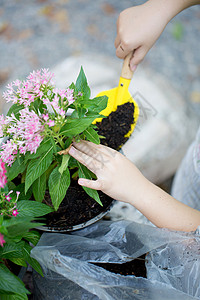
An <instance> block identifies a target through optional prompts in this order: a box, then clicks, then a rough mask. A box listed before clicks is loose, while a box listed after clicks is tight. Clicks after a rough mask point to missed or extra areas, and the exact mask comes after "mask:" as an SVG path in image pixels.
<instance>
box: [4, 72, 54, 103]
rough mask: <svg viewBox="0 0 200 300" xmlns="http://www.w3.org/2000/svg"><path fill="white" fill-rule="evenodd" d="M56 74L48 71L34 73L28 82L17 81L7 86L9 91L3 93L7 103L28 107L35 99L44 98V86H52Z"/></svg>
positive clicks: (28, 78)
mask: <svg viewBox="0 0 200 300" xmlns="http://www.w3.org/2000/svg"><path fill="white" fill-rule="evenodd" d="M53 76H54V74H52V73H50V72H49V70H48V69H41V70H39V71H36V72H35V71H33V72H32V73H30V75H29V76H28V77H27V80H26V81H20V80H16V81H13V82H12V83H11V84H8V85H7V91H6V92H4V93H3V97H4V99H5V100H6V101H7V102H13V103H19V104H23V105H24V106H25V107H28V106H29V105H30V104H31V103H32V102H34V100H35V98H37V97H38V96H39V97H40V98H42V97H43V96H44V93H43V89H44V85H46V86H47V87H48V86H52V85H54V82H53V80H52V78H53Z"/></svg>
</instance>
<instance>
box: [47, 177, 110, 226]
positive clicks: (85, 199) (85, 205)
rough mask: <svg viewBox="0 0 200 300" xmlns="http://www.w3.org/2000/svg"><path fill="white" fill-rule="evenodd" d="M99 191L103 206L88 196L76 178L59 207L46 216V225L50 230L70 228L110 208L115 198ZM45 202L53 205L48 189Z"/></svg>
mask: <svg viewBox="0 0 200 300" xmlns="http://www.w3.org/2000/svg"><path fill="white" fill-rule="evenodd" d="M98 193H99V197H100V200H101V202H102V204H103V206H101V205H100V204H98V203H97V202H96V201H95V200H94V199H92V198H91V197H90V196H88V194H87V193H86V192H85V191H84V190H83V188H82V187H81V186H80V185H79V184H78V181H77V180H74V181H73V182H72V183H71V185H70V187H69V188H68V190H67V193H66V196H65V198H64V199H63V201H62V203H61V204H60V207H59V209H58V210H57V211H55V212H52V213H50V214H48V215H46V216H45V217H46V221H45V222H46V226H47V227H48V228H49V229H50V230H57V231H62V230H70V229H72V228H73V226H75V225H79V224H82V223H85V222H87V221H89V220H90V219H93V218H94V217H96V216H98V215H99V214H100V213H103V212H105V211H107V210H109V208H110V206H111V204H112V203H113V199H112V198H110V197H109V196H107V195H105V194H104V193H102V192H101V191H99V192H98ZM43 202H44V203H46V204H48V205H51V199H50V195H49V192H48V191H46V194H45V199H44V201H43Z"/></svg>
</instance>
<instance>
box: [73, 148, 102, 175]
mask: <svg viewBox="0 0 200 300" xmlns="http://www.w3.org/2000/svg"><path fill="white" fill-rule="evenodd" d="M69 154H70V155H71V156H73V157H74V158H75V159H77V160H78V161H79V162H80V163H81V164H83V165H84V166H86V167H87V168H88V169H89V170H90V171H92V172H93V173H95V174H96V172H97V171H98V170H100V169H102V168H103V166H104V165H103V163H102V162H99V161H97V160H96V159H94V158H92V157H90V156H89V155H87V154H85V153H83V152H81V151H79V150H78V149H76V148H74V147H73V146H72V147H71V148H70V150H69Z"/></svg>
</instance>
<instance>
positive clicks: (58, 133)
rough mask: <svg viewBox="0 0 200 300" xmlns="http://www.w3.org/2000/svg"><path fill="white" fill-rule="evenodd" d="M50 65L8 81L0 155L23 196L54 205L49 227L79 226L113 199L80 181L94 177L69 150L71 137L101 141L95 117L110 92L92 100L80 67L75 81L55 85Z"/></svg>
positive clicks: (98, 214) (97, 215) (48, 217)
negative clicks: (48, 67) (62, 87)
mask: <svg viewBox="0 0 200 300" xmlns="http://www.w3.org/2000/svg"><path fill="white" fill-rule="evenodd" d="M53 76H54V75H53V74H52V73H50V72H49V70H47V69H41V70H39V71H37V72H35V71H33V72H32V73H31V74H30V75H29V76H28V77H27V79H26V80H24V81H20V80H16V81H14V82H13V83H11V84H9V85H8V87H7V91H6V92H4V94H3V97H4V99H5V100H6V101H7V102H12V103H13V105H12V106H11V107H10V109H9V111H8V113H7V116H5V117H4V116H1V124H0V136H1V137H4V142H3V143H2V144H1V149H0V157H1V158H2V160H3V162H4V163H5V164H6V168H7V175H8V180H9V181H11V182H12V184H13V186H14V189H15V190H17V191H19V192H20V195H19V200H20V199H29V200H30V201H37V202H43V203H45V204H47V205H49V206H50V207H52V208H53V209H54V212H52V213H49V214H48V215H46V221H45V222H46V225H45V226H43V229H45V230H51V231H63V232H65V231H69V230H75V229H79V228H81V227H84V226H86V225H88V224H91V223H93V222H95V221H97V220H98V219H99V218H101V217H103V215H104V214H105V213H106V211H107V210H108V209H109V208H110V206H111V204H112V202H113V199H111V198H110V197H108V196H106V195H105V194H103V193H101V192H97V191H96V190H92V189H89V188H86V187H81V186H79V185H78V183H77V180H78V178H79V177H82V178H87V179H91V178H95V175H94V174H93V173H92V172H90V171H89V170H88V169H87V168H86V167H85V166H83V165H82V164H80V163H79V162H78V161H76V160H75V159H74V158H72V157H71V156H70V155H69V154H68V150H69V147H70V145H71V144H72V142H73V141H76V142H78V141H80V140H89V141H92V142H93V143H96V144H99V143H100V138H99V135H98V133H97V131H96V126H95V125H94V124H93V122H94V120H95V119H96V118H98V117H102V116H101V115H100V112H101V111H102V110H103V109H104V108H105V107H106V105H107V97H106V96H102V97H96V98H94V99H90V88H89V86H88V84H87V79H86V77H85V74H84V72H83V69H82V68H81V70H80V73H79V75H78V78H77V80H76V83H72V84H71V85H70V86H69V87H67V88H66V89H58V88H56V87H55V85H54V81H53Z"/></svg>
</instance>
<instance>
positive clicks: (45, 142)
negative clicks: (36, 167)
mask: <svg viewBox="0 0 200 300" xmlns="http://www.w3.org/2000/svg"><path fill="white" fill-rule="evenodd" d="M51 147H52V142H51V138H46V139H44V140H43V141H42V142H41V144H40V146H39V147H38V149H37V151H36V153H32V154H31V153H30V152H28V153H26V155H25V162H26V163H27V161H28V160H29V159H34V158H37V157H39V156H41V155H43V154H44V153H45V152H47V151H48V150H49V148H51Z"/></svg>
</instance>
